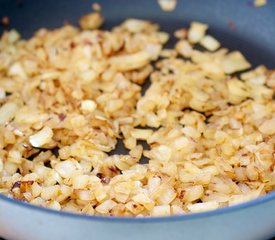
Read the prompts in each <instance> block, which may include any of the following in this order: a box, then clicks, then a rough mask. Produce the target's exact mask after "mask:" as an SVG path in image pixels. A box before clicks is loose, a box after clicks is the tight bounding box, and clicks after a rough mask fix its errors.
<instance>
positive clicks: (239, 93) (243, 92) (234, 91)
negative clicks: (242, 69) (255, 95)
mask: <svg viewBox="0 0 275 240" xmlns="http://www.w3.org/2000/svg"><path fill="white" fill-rule="evenodd" d="M227 86H228V91H229V94H230V95H229V100H230V102H232V103H234V104H238V103H240V102H241V101H243V100H244V99H245V98H247V97H248V96H249V91H248V90H249V89H248V86H247V85H246V84H245V83H244V82H242V81H240V80H237V79H232V80H230V81H228V82H227Z"/></svg>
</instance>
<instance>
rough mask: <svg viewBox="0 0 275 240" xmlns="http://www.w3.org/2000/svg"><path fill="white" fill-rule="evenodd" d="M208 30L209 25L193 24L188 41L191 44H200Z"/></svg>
mask: <svg viewBox="0 0 275 240" xmlns="http://www.w3.org/2000/svg"><path fill="white" fill-rule="evenodd" d="M207 28H208V25H207V24H204V23H200V22H192V23H191V27H190V29H189V31H188V40H189V41H190V42H191V43H198V42H199V41H200V40H201V39H202V38H203V37H204V35H205V32H206V30H207Z"/></svg>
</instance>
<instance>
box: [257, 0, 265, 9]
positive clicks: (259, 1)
mask: <svg viewBox="0 0 275 240" xmlns="http://www.w3.org/2000/svg"><path fill="white" fill-rule="evenodd" d="M266 4H267V0H254V6H255V7H262V6H264V5H266Z"/></svg>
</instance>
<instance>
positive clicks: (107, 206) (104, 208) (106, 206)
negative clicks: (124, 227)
mask: <svg viewBox="0 0 275 240" xmlns="http://www.w3.org/2000/svg"><path fill="white" fill-rule="evenodd" d="M116 205H117V204H116V202H115V201H113V200H106V201H105V202H103V203H101V204H100V205H98V206H97V207H96V209H95V210H96V211H97V212H99V213H101V214H107V213H109V211H111V210H112V209H113V208H114V207H115V206H116Z"/></svg>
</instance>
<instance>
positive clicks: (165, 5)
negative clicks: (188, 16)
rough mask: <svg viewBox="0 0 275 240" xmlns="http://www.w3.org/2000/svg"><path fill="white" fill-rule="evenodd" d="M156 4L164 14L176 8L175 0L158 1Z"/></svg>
mask: <svg viewBox="0 0 275 240" xmlns="http://www.w3.org/2000/svg"><path fill="white" fill-rule="evenodd" d="M158 3H159V6H160V7H161V9H162V10H163V11H165V12H171V11H174V10H175V8H176V6H177V0H158Z"/></svg>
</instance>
